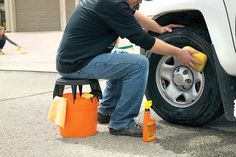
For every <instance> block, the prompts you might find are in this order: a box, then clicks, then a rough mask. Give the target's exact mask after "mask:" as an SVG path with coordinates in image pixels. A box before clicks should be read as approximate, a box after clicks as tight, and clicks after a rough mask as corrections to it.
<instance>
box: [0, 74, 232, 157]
mask: <svg viewBox="0 0 236 157" xmlns="http://www.w3.org/2000/svg"><path fill="white" fill-rule="evenodd" d="M57 77H58V75H57V74H56V73H46V72H23V71H0V80H1V81H0V95H1V97H0V106H1V107H0V117H1V118H0V156H1V157H26V156H27V157H31V156H32V157H39V156H40V157H44V156H47V157H57V156H66V157H75V156H78V157H102V156H107V157H110V156H111V157H121V156H122V157H149V156H150V157H151V156H152V157H159V156H160V157H163V156H164V157H165V156H167V157H179V156H181V157H182V156H187V157H198V156H199V157H212V156H217V157H218V156H222V157H231V156H232V157H233V156H236V138H235V137H236V123H235V122H234V123H231V122H228V121H226V120H225V118H224V117H222V118H220V119H219V120H217V121H215V122H213V123H211V124H208V125H206V126H204V127H201V128H192V127H185V126H180V125H174V124H170V123H167V122H166V121H164V120H162V119H161V118H159V117H158V116H157V115H156V114H155V113H154V111H152V117H153V118H155V119H156V122H157V140H156V141H155V142H150V143H145V142H143V141H142V139H141V138H133V137H119V136H113V135H110V134H109V132H108V128H107V127H108V126H107V125H98V128H97V134H96V135H95V136H91V137H87V138H63V137H61V136H60V134H59V130H58V127H57V126H55V125H54V124H53V123H52V122H50V121H48V120H47V113H48V109H49V106H50V104H51V101H52V91H53V87H54V82H55V80H56V78H57ZM101 85H102V88H104V82H101ZM142 109H143V108H142ZM142 109H141V111H140V115H139V117H138V118H137V121H138V122H140V123H142V119H143V110H142Z"/></svg>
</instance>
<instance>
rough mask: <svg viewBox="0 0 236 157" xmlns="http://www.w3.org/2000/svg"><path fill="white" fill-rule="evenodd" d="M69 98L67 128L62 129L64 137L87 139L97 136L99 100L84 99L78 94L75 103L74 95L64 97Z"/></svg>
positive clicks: (67, 94) (69, 94) (61, 132)
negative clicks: (87, 137)
mask: <svg viewBox="0 0 236 157" xmlns="http://www.w3.org/2000/svg"><path fill="white" fill-rule="evenodd" d="M63 97H64V98H67V108H66V120H65V127H64V128H60V134H61V135H62V136H63V137H86V136H92V135H95V134H96V130H97V108H98V99H97V98H96V97H93V98H89V99H86V98H83V97H80V94H79V93H77V94H76V100H75V101H74V102H73V96H72V93H66V94H64V95H63Z"/></svg>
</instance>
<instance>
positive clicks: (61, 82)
mask: <svg viewBox="0 0 236 157" xmlns="http://www.w3.org/2000/svg"><path fill="white" fill-rule="evenodd" d="M66 85H70V86H71V89H72V95H73V100H75V99H76V92H77V86H78V87H79V93H80V96H81V95H82V88H83V85H90V88H91V92H90V93H91V94H93V95H95V96H97V97H98V98H99V99H102V91H101V87H100V85H99V82H98V80H96V79H63V78H59V79H57V80H56V83H55V87H54V91H53V98H54V97H55V96H60V97H62V96H63V92H64V88H65V86H66Z"/></svg>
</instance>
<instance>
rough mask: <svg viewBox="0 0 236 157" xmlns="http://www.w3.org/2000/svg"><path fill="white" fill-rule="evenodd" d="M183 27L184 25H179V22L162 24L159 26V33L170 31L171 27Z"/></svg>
mask: <svg viewBox="0 0 236 157" xmlns="http://www.w3.org/2000/svg"><path fill="white" fill-rule="evenodd" d="M182 27H184V25H179V24H169V25H166V26H162V27H161V28H160V32H159V33H160V34H162V33H165V32H172V29H173V28H182Z"/></svg>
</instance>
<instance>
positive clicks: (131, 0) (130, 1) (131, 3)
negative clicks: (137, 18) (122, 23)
mask: <svg viewBox="0 0 236 157" xmlns="http://www.w3.org/2000/svg"><path fill="white" fill-rule="evenodd" d="M127 2H128V4H129V6H131V7H133V6H135V5H137V4H139V3H142V0H127Z"/></svg>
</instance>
